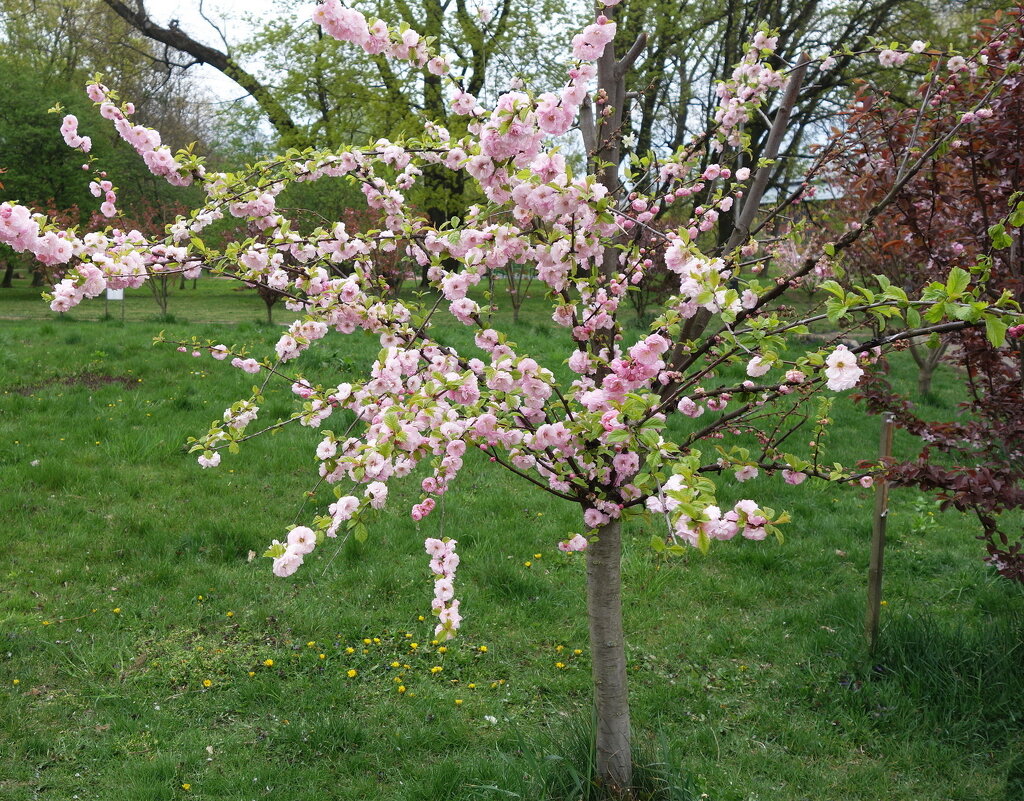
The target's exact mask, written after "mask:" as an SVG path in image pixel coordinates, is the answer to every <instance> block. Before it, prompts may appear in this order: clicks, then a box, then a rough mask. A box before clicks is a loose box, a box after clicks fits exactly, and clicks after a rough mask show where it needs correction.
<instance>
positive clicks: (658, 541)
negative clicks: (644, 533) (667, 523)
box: [651, 534, 665, 553]
mask: <svg viewBox="0 0 1024 801" xmlns="http://www.w3.org/2000/svg"><path fill="white" fill-rule="evenodd" d="M651 550H652V551H654V552H655V553H661V552H662V551H664V550H665V540H664V539H662V538H661V537H659V536H658V535H657V534H652V535H651Z"/></svg>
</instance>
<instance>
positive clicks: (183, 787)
mask: <svg viewBox="0 0 1024 801" xmlns="http://www.w3.org/2000/svg"><path fill="white" fill-rule="evenodd" d="M181 789H182V790H184V791H185V792H186V793H187V792H188V791H189V790H191V789H192V785H191V784H189V783H188V782H186V783H185V784H183V785H181Z"/></svg>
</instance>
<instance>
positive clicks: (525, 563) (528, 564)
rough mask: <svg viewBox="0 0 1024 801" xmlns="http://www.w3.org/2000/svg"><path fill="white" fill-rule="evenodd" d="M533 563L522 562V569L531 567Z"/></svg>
mask: <svg viewBox="0 0 1024 801" xmlns="http://www.w3.org/2000/svg"><path fill="white" fill-rule="evenodd" d="M532 565H533V562H523V567H531V566H532Z"/></svg>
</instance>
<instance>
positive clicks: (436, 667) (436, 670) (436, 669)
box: [430, 665, 444, 673]
mask: <svg viewBox="0 0 1024 801" xmlns="http://www.w3.org/2000/svg"><path fill="white" fill-rule="evenodd" d="M442 670H444V668H443V667H441V666H440V665H434V667H432V668H431V669H430V672H431V673H440V672H441V671H442Z"/></svg>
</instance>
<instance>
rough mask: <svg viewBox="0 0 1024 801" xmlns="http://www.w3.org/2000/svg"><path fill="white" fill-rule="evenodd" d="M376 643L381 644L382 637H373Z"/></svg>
mask: <svg viewBox="0 0 1024 801" xmlns="http://www.w3.org/2000/svg"><path fill="white" fill-rule="evenodd" d="M373 642H374V645H380V637H374V638H373Z"/></svg>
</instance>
